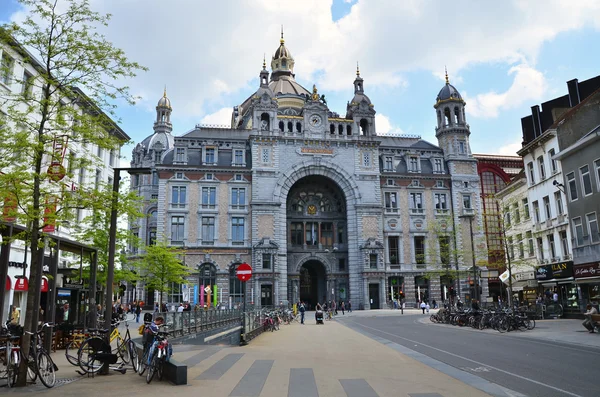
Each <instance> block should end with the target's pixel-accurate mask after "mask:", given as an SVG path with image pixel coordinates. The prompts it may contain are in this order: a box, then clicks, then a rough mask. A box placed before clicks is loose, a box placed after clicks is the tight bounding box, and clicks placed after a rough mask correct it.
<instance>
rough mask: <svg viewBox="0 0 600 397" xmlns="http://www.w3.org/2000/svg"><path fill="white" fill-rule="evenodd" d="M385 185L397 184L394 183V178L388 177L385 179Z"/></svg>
mask: <svg viewBox="0 0 600 397" xmlns="http://www.w3.org/2000/svg"><path fill="white" fill-rule="evenodd" d="M385 185H386V186H395V185H396V184H395V183H394V180H393V179H388V180H386V181H385Z"/></svg>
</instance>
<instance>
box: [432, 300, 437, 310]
mask: <svg viewBox="0 0 600 397" xmlns="http://www.w3.org/2000/svg"><path fill="white" fill-rule="evenodd" d="M431 306H433V308H434V309H437V303H436V302H435V299H434V300H432V301H431Z"/></svg>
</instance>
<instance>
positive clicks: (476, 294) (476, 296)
mask: <svg viewBox="0 0 600 397" xmlns="http://www.w3.org/2000/svg"><path fill="white" fill-rule="evenodd" d="M474 216H475V215H474V214H473V213H467V214H463V215H460V216H459V218H468V219H469V231H470V234H471V258H472V259H473V298H472V299H475V300H477V301H479V287H478V285H477V265H476V264H475V242H474V238H473V218H474Z"/></svg>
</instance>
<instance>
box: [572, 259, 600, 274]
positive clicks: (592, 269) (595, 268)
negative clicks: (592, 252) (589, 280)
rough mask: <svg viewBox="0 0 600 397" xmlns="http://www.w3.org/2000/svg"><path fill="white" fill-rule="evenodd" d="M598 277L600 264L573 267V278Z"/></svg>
mask: <svg viewBox="0 0 600 397" xmlns="http://www.w3.org/2000/svg"><path fill="white" fill-rule="evenodd" d="M585 277H600V262H597V263H587V264H585V265H578V266H575V278H585Z"/></svg>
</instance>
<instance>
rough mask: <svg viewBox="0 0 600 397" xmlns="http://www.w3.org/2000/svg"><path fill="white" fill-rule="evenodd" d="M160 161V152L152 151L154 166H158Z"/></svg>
mask: <svg viewBox="0 0 600 397" xmlns="http://www.w3.org/2000/svg"><path fill="white" fill-rule="evenodd" d="M161 159H162V152H161V151H159V150H156V151H154V162H155V163H156V164H160V162H161Z"/></svg>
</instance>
